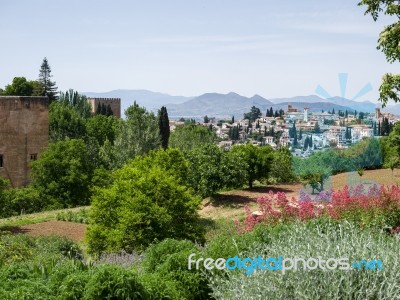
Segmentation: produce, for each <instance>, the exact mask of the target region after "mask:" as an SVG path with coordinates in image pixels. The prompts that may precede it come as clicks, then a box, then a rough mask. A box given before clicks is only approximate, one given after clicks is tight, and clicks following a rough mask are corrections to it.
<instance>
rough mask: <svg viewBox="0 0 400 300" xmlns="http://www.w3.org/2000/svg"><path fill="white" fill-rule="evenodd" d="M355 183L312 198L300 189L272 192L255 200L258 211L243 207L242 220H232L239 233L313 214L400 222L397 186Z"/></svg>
mask: <svg viewBox="0 0 400 300" xmlns="http://www.w3.org/2000/svg"><path fill="white" fill-rule="evenodd" d="M367 190H368V191H366V187H365V186H364V185H362V184H359V185H357V186H355V187H351V188H349V187H348V186H345V187H344V188H343V189H342V190H338V191H333V190H331V191H324V192H321V193H319V194H318V195H316V196H315V197H314V199H312V197H311V196H310V195H309V194H307V192H306V191H304V190H301V191H300V196H299V199H296V198H294V197H292V198H291V199H288V198H287V196H286V194H285V193H282V192H278V193H276V194H274V193H273V192H272V191H271V192H269V193H268V194H266V195H263V196H261V197H260V198H258V199H257V204H258V210H257V211H255V212H252V211H251V210H250V208H249V207H248V206H245V211H246V217H245V219H244V221H243V222H239V221H235V225H236V227H237V229H238V231H239V232H245V231H251V230H253V228H254V226H255V225H256V224H258V223H261V222H263V223H277V222H285V221H292V220H296V219H297V220H302V221H304V220H309V219H313V218H317V217H322V216H323V217H328V218H331V219H336V220H341V219H345V220H348V221H353V222H355V223H357V224H358V225H360V226H361V227H381V228H382V227H385V226H389V227H395V226H398V225H400V187H398V186H395V185H392V186H391V187H385V186H383V185H382V186H380V187H379V186H377V185H372V186H369V188H368V189H367Z"/></svg>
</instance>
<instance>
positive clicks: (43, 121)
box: [0, 96, 49, 187]
mask: <svg viewBox="0 0 400 300" xmlns="http://www.w3.org/2000/svg"><path fill="white" fill-rule="evenodd" d="M48 104H49V100H48V98H47V97H20V96H0V175H1V176H3V177H5V178H7V179H9V180H10V182H11V185H12V186H13V187H20V186H24V185H26V184H28V183H29V173H30V161H32V160H36V159H37V158H38V157H39V156H40V153H41V152H42V151H43V150H44V148H45V147H46V146H47V145H48V142H49V110H48Z"/></svg>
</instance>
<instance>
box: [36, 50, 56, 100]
mask: <svg viewBox="0 0 400 300" xmlns="http://www.w3.org/2000/svg"><path fill="white" fill-rule="evenodd" d="M51 77H53V75H51V68H50V65H49V62H48V61H47V58H46V57H45V58H44V59H43V62H42V65H41V66H40V71H39V79H38V81H39V83H40V85H41V86H42V88H43V90H42V95H43V96H47V97H49V101H50V103H51V102H52V101H54V100H56V99H57V98H58V96H57V86H56V83H55V82H53V81H51Z"/></svg>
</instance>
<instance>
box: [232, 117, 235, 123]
mask: <svg viewBox="0 0 400 300" xmlns="http://www.w3.org/2000/svg"><path fill="white" fill-rule="evenodd" d="M233 123H235V116H232V124H233Z"/></svg>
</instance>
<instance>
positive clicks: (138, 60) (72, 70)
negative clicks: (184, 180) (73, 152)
mask: <svg viewBox="0 0 400 300" xmlns="http://www.w3.org/2000/svg"><path fill="white" fill-rule="evenodd" d="M357 2H358V0H335V1H332V0H286V1H278V0H275V1H270V0H247V1H244V0H201V1H200V0H197V1H191V0H168V1H167V0H159V1H153V0H147V1H132V0H129V1H128V0H127V1H122V0H112V1H103V0H96V1H93V0H29V1H22V0H0V10H1V17H0V41H1V42H0V43H1V52H0V53H1V55H0V87H4V86H5V85H6V84H8V83H10V82H11V80H12V78H13V77H15V76H25V77H27V78H29V79H36V78H37V77H38V71H39V67H40V64H41V62H42V59H43V58H44V57H45V56H46V57H47V58H48V60H49V63H50V66H51V67H52V71H53V72H52V74H53V75H54V77H53V79H54V80H55V81H56V82H57V85H58V87H59V88H60V89H61V90H66V89H68V88H74V89H75V90H78V91H82V92H83V91H87V92H88V91H91V92H105V91H109V90H112V89H149V90H152V91H158V92H165V93H169V94H173V95H185V96H194V95H199V94H202V93H205V92H221V93H227V92H230V91H234V92H237V93H239V94H242V95H245V96H252V95H254V94H259V95H261V96H263V97H266V98H277V97H290V96H296V95H309V94H313V93H314V91H315V88H316V86H317V85H318V84H320V85H322V86H323V87H324V88H325V89H326V90H327V91H328V92H329V93H330V94H334V95H339V94H340V88H339V83H338V73H340V72H345V73H348V74H349V79H348V84H347V92H346V96H347V97H348V98H352V97H353V96H354V95H355V94H356V93H357V92H358V90H359V89H360V88H362V87H363V86H364V85H365V84H366V83H368V82H370V83H371V84H372V86H373V91H372V92H371V93H369V94H367V95H366V96H365V97H362V98H361V99H360V100H374V99H376V98H377V95H378V88H379V83H380V79H381V77H382V74H383V73H385V72H387V71H391V72H396V71H398V70H399V64H397V65H396V64H393V65H390V64H389V63H387V62H386V61H385V57H384V54H383V53H381V52H380V51H378V50H376V42H377V38H378V35H379V32H380V31H381V30H382V29H383V26H384V25H385V24H388V23H389V21H390V20H389V19H388V18H385V19H381V20H379V21H378V22H377V23H374V22H373V20H372V18H371V17H370V16H364V8H363V7H358V6H357Z"/></svg>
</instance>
